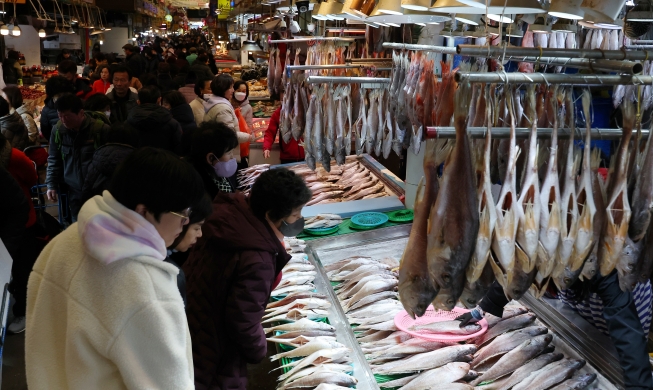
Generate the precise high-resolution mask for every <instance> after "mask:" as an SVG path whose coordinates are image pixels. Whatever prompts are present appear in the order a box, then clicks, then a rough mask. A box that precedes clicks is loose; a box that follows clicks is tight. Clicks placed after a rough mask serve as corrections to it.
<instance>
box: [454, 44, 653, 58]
mask: <svg viewBox="0 0 653 390" xmlns="http://www.w3.org/2000/svg"><path fill="white" fill-rule="evenodd" d="M456 50H457V52H458V54H460V55H463V56H471V57H495V58H497V57H501V56H503V55H504V53H505V55H506V57H559V58H589V59H604V60H620V61H623V60H630V61H646V60H649V59H653V52H646V51H625V50H598V49H595V50H585V49H548V48H547V49H544V48H542V49H540V48H528V47H507V48H504V47H501V46H475V45H458V47H457V48H456Z"/></svg>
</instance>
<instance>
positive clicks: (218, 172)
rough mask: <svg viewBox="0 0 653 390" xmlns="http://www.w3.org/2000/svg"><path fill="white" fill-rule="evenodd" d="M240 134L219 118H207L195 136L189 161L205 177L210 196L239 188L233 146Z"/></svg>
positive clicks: (212, 197) (213, 196)
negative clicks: (219, 120) (214, 119)
mask: <svg viewBox="0 0 653 390" xmlns="http://www.w3.org/2000/svg"><path fill="white" fill-rule="evenodd" d="M236 146H238V138H236V134H235V133H234V131H233V130H231V129H230V128H229V127H227V126H226V125H224V124H222V123H220V122H216V121H210V122H204V123H202V124H201V125H200V128H199V129H198V130H197V132H196V133H195V134H194V136H193V140H192V146H191V154H190V156H189V161H190V162H191V163H192V164H193V166H194V167H195V170H197V172H198V173H199V174H200V177H201V178H202V181H204V188H205V189H206V192H207V193H208V194H209V196H210V197H211V199H214V198H215V196H216V195H218V193H233V192H236V190H237V189H238V183H237V181H236V177H235V173H236V169H237V168H238V163H237V162H236V159H235V157H234V155H233V149H234V148H235V147H236Z"/></svg>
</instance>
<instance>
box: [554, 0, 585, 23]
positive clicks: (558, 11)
mask: <svg viewBox="0 0 653 390" xmlns="http://www.w3.org/2000/svg"><path fill="white" fill-rule="evenodd" d="M582 2H583V0H551V7H550V8H549V15H551V16H553V17H556V18H563V19H572V20H580V19H583V17H584V16H585V11H583V10H582V9H581V8H580V5H581V3H582Z"/></svg>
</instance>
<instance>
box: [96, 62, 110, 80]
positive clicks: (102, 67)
mask: <svg viewBox="0 0 653 390" xmlns="http://www.w3.org/2000/svg"><path fill="white" fill-rule="evenodd" d="M104 69H107V70H108V71H109V80H111V76H113V75H112V74H111V67H110V66H109V65H100V66H98V67H97V69H95V72H96V73H97V74H98V75H100V76H101V74H102V71H103V70H104Z"/></svg>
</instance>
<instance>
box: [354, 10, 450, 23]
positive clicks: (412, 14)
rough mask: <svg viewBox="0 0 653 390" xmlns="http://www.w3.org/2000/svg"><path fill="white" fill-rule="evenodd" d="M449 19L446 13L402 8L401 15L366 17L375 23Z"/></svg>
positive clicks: (422, 21)
mask: <svg viewBox="0 0 653 390" xmlns="http://www.w3.org/2000/svg"><path fill="white" fill-rule="evenodd" d="M448 20H451V18H450V17H449V16H448V15H436V14H434V13H432V12H428V11H427V12H419V11H411V10H407V9H406V10H404V12H403V14H401V15H393V14H379V15H377V16H372V17H369V18H367V19H366V21H372V22H375V23H378V22H381V23H386V24H387V23H395V24H417V23H440V22H446V21H448Z"/></svg>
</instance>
